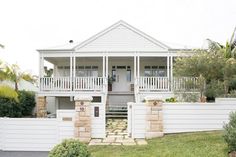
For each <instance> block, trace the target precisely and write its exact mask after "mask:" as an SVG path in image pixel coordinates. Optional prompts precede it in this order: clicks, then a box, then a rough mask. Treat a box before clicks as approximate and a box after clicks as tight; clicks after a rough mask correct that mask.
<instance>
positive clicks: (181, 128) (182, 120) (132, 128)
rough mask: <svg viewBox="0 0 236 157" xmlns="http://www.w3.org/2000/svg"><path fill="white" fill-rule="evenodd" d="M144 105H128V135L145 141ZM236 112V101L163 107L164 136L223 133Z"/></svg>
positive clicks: (166, 105) (177, 104) (164, 105)
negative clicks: (166, 134)
mask: <svg viewBox="0 0 236 157" xmlns="http://www.w3.org/2000/svg"><path fill="white" fill-rule="evenodd" d="M147 111H148V106H147V105H146V104H145V103H128V133H129V134H131V135H132V137H133V138H145V132H146V125H147V123H146V115H147ZM232 111H236V99H230V100H229V99H218V100H216V102H215V103H164V104H163V110H162V113H163V126H164V133H180V132H195V131H213V130H222V129H223V124H224V123H227V122H228V118H229V113H230V112H232Z"/></svg>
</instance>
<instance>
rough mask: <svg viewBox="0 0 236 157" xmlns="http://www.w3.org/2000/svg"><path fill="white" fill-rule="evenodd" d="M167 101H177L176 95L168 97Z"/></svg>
mask: <svg viewBox="0 0 236 157" xmlns="http://www.w3.org/2000/svg"><path fill="white" fill-rule="evenodd" d="M165 101H166V102H177V99H176V98H174V97H171V98H167V99H166V100H165Z"/></svg>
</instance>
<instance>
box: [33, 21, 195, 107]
mask: <svg viewBox="0 0 236 157" xmlns="http://www.w3.org/2000/svg"><path fill="white" fill-rule="evenodd" d="M180 51H182V52H183V51H184V52H185V54H184V55H186V53H188V52H190V50H187V49H185V50H183V49H173V48H171V47H169V46H168V45H166V44H164V43H162V42H160V41H158V40H156V39H154V38H152V37H151V36H149V35H147V34H145V33H144V32H142V31H140V30H138V29H136V28H134V27H133V26H131V25H129V24H127V23H126V22H124V21H119V22H117V23H115V24H113V25H112V26H110V27H108V28H107V29H105V30H103V31H101V32H99V33H98V34H96V35H94V36H92V37H91V38H89V39H88V40H86V41H84V42H82V43H79V44H75V43H73V41H71V42H70V43H69V44H68V45H64V46H62V47H55V48H49V49H39V50H38V52H39V56H40V58H39V64H40V65H39V67H40V73H39V77H40V90H39V92H38V96H46V97H55V104H52V105H55V109H74V102H73V97H74V96H75V95H81V94H83V95H90V96H92V97H93V102H96V103H102V104H106V106H108V107H111V108H112V107H118V108H119V107H121V108H122V107H126V106H127V102H129V101H132V102H142V101H143V100H144V97H145V96H147V95H150V96H151V95H155V96H159V97H160V98H161V99H165V98H170V97H172V96H173V94H174V93H173V90H174V89H182V88H184V86H185V84H184V82H186V79H191V80H193V81H197V78H174V77H173V62H174V58H175V57H177V56H179V55H183V53H179V52H180ZM44 61H48V62H50V63H52V64H53V66H54V71H53V76H52V77H44V76H43V74H44ZM109 83H112V90H111V91H109V90H108V86H109Z"/></svg>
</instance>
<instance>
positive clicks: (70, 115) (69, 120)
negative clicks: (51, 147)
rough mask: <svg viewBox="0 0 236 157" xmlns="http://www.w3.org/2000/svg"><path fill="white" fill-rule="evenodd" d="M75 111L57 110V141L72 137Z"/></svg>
mask: <svg viewBox="0 0 236 157" xmlns="http://www.w3.org/2000/svg"><path fill="white" fill-rule="evenodd" d="M74 117H75V110H57V119H58V121H59V123H58V138H59V141H62V140H63V139H67V138H73V137H74Z"/></svg>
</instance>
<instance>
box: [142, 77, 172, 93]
mask: <svg viewBox="0 0 236 157" xmlns="http://www.w3.org/2000/svg"><path fill="white" fill-rule="evenodd" d="M138 82H139V90H168V88H169V81H168V77H140V78H139V79H138Z"/></svg>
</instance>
